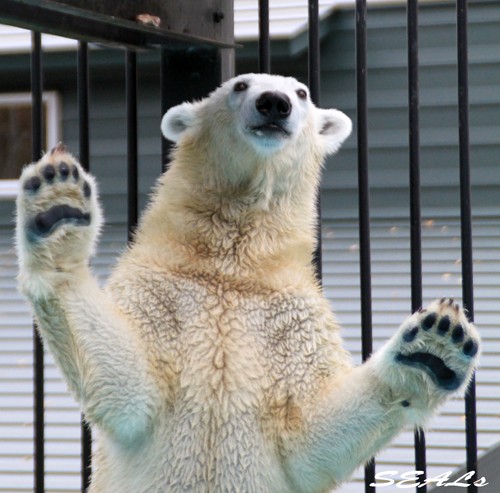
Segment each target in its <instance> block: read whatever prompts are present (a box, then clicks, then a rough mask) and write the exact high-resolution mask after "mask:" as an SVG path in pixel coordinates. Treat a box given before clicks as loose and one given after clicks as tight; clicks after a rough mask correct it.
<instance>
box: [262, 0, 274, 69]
mask: <svg viewBox="0 0 500 493" xmlns="http://www.w3.org/2000/svg"><path fill="white" fill-rule="evenodd" d="M259 72H265V73H270V72H271V41H270V37H269V0H259Z"/></svg>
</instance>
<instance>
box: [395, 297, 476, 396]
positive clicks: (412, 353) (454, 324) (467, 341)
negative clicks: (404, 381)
mask: <svg viewBox="0 0 500 493" xmlns="http://www.w3.org/2000/svg"><path fill="white" fill-rule="evenodd" d="M478 351H479V337H478V335H477V332H476V329H475V328H474V326H473V325H472V324H471V323H469V322H468V321H467V318H466V316H465V313H464V312H463V310H462V309H460V307H459V306H458V304H457V303H455V302H454V301H453V300H452V299H447V298H443V299H441V300H439V301H437V302H434V303H433V304H431V305H430V306H429V307H428V308H427V309H426V310H422V311H420V312H418V313H415V314H414V315H413V316H412V317H410V318H409V320H408V322H407V323H406V324H404V325H403V328H402V333H401V336H400V340H399V347H398V349H397V351H396V353H395V360H396V361H397V362H398V363H400V364H402V365H405V366H410V367H414V368H416V369H418V370H421V371H423V372H425V373H426V374H427V375H428V376H429V377H430V378H431V379H432V380H433V382H434V383H435V384H436V385H437V386H438V387H439V388H440V389H442V390H448V391H453V390H456V389H458V388H459V387H460V386H461V385H462V384H463V383H464V382H465V381H466V380H467V378H468V376H469V375H470V372H471V369H472V368H473V367H474V363H475V359H476V357H477V354H478Z"/></svg>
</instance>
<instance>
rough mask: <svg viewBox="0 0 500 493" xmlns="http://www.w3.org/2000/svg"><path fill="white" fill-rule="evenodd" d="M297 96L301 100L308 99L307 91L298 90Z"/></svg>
mask: <svg viewBox="0 0 500 493" xmlns="http://www.w3.org/2000/svg"><path fill="white" fill-rule="evenodd" d="M297 96H298V97H299V98H300V99H307V91H305V90H304V89H297Z"/></svg>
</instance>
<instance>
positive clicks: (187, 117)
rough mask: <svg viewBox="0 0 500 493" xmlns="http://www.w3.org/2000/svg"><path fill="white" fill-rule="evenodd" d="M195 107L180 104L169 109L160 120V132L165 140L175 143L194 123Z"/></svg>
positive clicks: (189, 104) (190, 104) (188, 104)
mask: <svg viewBox="0 0 500 493" xmlns="http://www.w3.org/2000/svg"><path fill="white" fill-rule="evenodd" d="M194 110H195V105H194V104H192V103H182V104H180V105H179V106H174V107H173V108H170V109H169V110H168V111H167V112H166V113H165V115H163V118H162V120H161V131H162V133H163V135H164V136H165V138H166V139H168V140H171V141H172V142H177V141H178V140H179V139H180V137H181V136H182V134H183V133H184V132H185V131H186V130H187V129H188V128H190V127H191V126H192V125H193V124H194V122H195V111H194Z"/></svg>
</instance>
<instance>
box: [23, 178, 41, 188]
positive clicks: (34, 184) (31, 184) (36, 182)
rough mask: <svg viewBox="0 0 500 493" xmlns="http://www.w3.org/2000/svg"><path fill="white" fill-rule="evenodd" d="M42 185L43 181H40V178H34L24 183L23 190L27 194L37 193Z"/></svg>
mask: <svg viewBox="0 0 500 493" xmlns="http://www.w3.org/2000/svg"><path fill="white" fill-rule="evenodd" d="M41 185H42V181H41V180H40V178H38V176H32V177H31V178H29V179H28V180H26V181H25V182H24V185H23V188H24V190H26V191H27V192H36V191H37V190H38V189H39V188H40V186H41Z"/></svg>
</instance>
